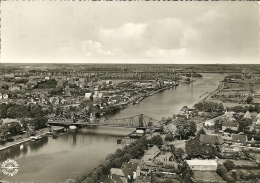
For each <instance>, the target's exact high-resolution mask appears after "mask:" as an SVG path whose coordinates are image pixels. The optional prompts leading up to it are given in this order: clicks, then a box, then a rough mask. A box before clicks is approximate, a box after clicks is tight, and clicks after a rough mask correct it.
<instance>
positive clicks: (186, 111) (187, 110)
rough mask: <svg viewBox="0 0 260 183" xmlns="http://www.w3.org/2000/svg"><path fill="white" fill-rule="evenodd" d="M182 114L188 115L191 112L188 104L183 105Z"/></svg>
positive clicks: (180, 112)
mask: <svg viewBox="0 0 260 183" xmlns="http://www.w3.org/2000/svg"><path fill="white" fill-rule="evenodd" d="M179 114H180V115H186V114H189V108H188V107H187V106H183V107H182V108H181V110H180V111H179Z"/></svg>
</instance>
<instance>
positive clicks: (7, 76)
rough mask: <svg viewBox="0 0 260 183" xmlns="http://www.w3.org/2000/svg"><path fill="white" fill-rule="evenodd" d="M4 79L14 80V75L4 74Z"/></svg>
mask: <svg viewBox="0 0 260 183" xmlns="http://www.w3.org/2000/svg"><path fill="white" fill-rule="evenodd" d="M4 78H14V73H9V74H5V75H4Z"/></svg>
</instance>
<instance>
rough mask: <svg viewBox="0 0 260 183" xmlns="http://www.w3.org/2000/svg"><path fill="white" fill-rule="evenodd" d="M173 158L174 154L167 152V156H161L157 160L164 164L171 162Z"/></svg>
mask: <svg viewBox="0 0 260 183" xmlns="http://www.w3.org/2000/svg"><path fill="white" fill-rule="evenodd" d="M171 157H172V153H170V152H167V153H165V154H160V155H159V156H158V157H157V158H156V159H157V160H159V161H160V162H164V161H170V158H171Z"/></svg>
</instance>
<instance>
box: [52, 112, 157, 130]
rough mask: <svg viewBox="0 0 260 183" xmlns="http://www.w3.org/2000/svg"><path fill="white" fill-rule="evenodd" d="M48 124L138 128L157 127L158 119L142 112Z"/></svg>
mask: <svg viewBox="0 0 260 183" xmlns="http://www.w3.org/2000/svg"><path fill="white" fill-rule="evenodd" d="M48 124H49V125H50V126H63V127H65V128H69V126H72V125H73V126H77V127H80V128H81V127H84V126H108V127H123V128H138V129H159V128H158V124H159V120H156V119H153V118H150V117H148V116H146V115H144V114H139V115H136V116H132V117H127V118H123V119H106V120H100V121H99V120H93V119H92V120H90V121H86V122H71V121H64V122H62V121H49V122H48Z"/></svg>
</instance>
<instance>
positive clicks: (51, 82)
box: [36, 79, 57, 89]
mask: <svg viewBox="0 0 260 183" xmlns="http://www.w3.org/2000/svg"><path fill="white" fill-rule="evenodd" d="M56 85H57V81H56V80H55V79H50V80H46V81H41V82H40V83H38V84H37V86H36V88H40V89H48V88H55V87H56Z"/></svg>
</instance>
